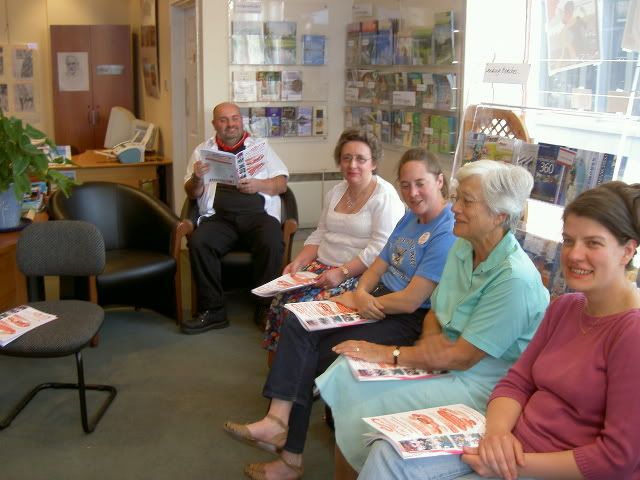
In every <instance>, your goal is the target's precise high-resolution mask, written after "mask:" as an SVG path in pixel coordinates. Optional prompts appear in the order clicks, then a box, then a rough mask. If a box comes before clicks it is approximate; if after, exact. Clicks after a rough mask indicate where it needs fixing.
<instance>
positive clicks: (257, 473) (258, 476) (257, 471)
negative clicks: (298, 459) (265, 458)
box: [244, 457, 304, 480]
mask: <svg viewBox="0 0 640 480" xmlns="http://www.w3.org/2000/svg"><path fill="white" fill-rule="evenodd" d="M276 461H279V462H282V463H283V464H284V465H286V466H287V467H288V468H289V470H291V471H292V472H293V473H294V474H295V476H294V477H291V479H292V480H298V479H300V478H302V475H303V474H304V468H303V467H302V465H293V464H291V463H289V462H287V461H286V460H285V459H284V458H282V457H280V458H279V459H278V460H276ZM265 465H266V463H250V464H248V465H247V466H246V467H245V468H244V474H245V475H246V476H247V477H249V478H250V479H252V480H267V471H266V469H265Z"/></svg>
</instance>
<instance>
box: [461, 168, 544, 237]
mask: <svg viewBox="0 0 640 480" xmlns="http://www.w3.org/2000/svg"><path fill="white" fill-rule="evenodd" d="M474 176H476V177H480V180H481V182H480V184H481V185H482V193H483V195H484V198H485V201H486V202H487V206H488V207H489V211H490V212H491V213H493V214H494V215H498V214H501V213H504V214H506V216H507V218H506V220H505V221H504V224H503V226H504V229H505V231H506V230H511V231H515V229H516V227H517V226H518V222H519V221H520V217H521V216H522V212H523V211H524V208H525V205H526V202H527V198H529V195H530V194H531V189H532V188H533V177H532V176H531V174H530V173H529V172H528V171H527V170H526V169H525V168H523V167H520V166H516V165H511V164H508V163H504V162H500V161H496V160H478V161H475V162H469V163H467V164H466V165H464V166H462V167H461V168H460V169H459V170H458V171H457V172H456V174H455V178H454V181H453V182H452V184H453V185H452V186H453V187H454V188H457V186H458V183H460V182H463V181H464V180H466V179H467V178H469V177H474Z"/></svg>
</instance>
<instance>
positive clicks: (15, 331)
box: [0, 305, 58, 347]
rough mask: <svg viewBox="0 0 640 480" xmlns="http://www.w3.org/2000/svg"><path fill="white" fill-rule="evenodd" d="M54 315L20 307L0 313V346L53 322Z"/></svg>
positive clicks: (23, 306) (24, 306)
mask: <svg viewBox="0 0 640 480" xmlns="http://www.w3.org/2000/svg"><path fill="white" fill-rule="evenodd" d="M56 318H58V317H56V316H55V315H51V314H49V313H45V312H41V311H40V310H36V309H35V308H33V307H28V306H26V305H21V306H20V307H16V308H12V309H11V310H7V311H6V312H3V313H0V346H2V347H4V346H5V345H7V344H8V343H10V342H12V341H14V340H15V339H16V338H18V337H19V336H21V335H24V334H25V333H27V332H28V331H30V330H33V329H34V328H36V327H39V326H40V325H44V324H45V323H47V322H50V321H51V320H55V319H56Z"/></svg>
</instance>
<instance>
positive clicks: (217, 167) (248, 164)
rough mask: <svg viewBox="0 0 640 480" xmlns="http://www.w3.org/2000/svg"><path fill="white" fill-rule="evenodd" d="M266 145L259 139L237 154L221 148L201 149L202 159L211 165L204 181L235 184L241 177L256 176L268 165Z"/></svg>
mask: <svg viewBox="0 0 640 480" xmlns="http://www.w3.org/2000/svg"><path fill="white" fill-rule="evenodd" d="M266 145H267V144H266V143H265V142H264V141H259V142H256V143H254V144H253V145H250V146H249V147H247V148H246V149H244V150H243V151H242V152H239V153H237V154H235V155H234V154H233V153H229V152H223V151H220V150H210V149H206V148H203V149H201V150H200V157H201V160H202V161H204V162H207V163H208V165H209V171H208V172H207V173H206V174H205V176H204V182H205V183H209V182H218V183H224V184H226V185H234V186H235V185H238V180H240V179H241V178H246V177H253V176H255V175H256V174H257V173H258V172H260V171H261V170H262V169H263V168H264V167H265V165H266V164H265V153H266Z"/></svg>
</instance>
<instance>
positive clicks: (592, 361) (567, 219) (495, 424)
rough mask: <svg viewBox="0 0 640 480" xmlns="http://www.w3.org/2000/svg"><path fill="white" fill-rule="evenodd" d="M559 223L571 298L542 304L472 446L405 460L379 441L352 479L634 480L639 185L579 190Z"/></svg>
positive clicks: (639, 433) (639, 450)
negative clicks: (632, 277) (630, 275)
mask: <svg viewBox="0 0 640 480" xmlns="http://www.w3.org/2000/svg"><path fill="white" fill-rule="evenodd" d="M563 219H564V228H563V246H562V255H561V263H562V270H563V274H564V278H565V280H566V282H567V285H568V286H569V288H571V289H572V290H574V291H576V292H578V293H571V294H567V295H563V296H561V297H559V298H558V299H557V300H556V301H555V302H553V303H552V304H551V305H550V306H549V308H548V309H547V313H546V315H545V318H544V320H543V321H542V324H541V325H540V327H539V328H538V331H537V333H536V335H535V336H534V338H533V340H532V341H531V343H530V344H529V346H528V347H527V349H526V351H525V352H524V353H523V355H522V356H521V357H520V359H519V360H518V361H517V362H516V363H515V364H514V366H513V367H512V369H511V370H510V371H509V372H508V373H507V375H506V376H505V377H504V378H503V379H502V380H501V381H500V382H499V383H498V384H497V386H496V387H495V389H494V391H493V393H492V395H491V397H490V399H489V405H488V407H487V431H486V435H485V437H484V438H483V439H482V441H481V442H480V446H479V448H465V455H462V457H461V459H458V457H454V456H451V457H449V458H445V457H434V458H426V459H420V460H410V461H402V460H399V457H398V456H397V455H396V454H395V453H394V452H393V450H390V449H388V448H387V447H386V446H384V445H382V444H386V443H387V442H376V444H379V445H376V448H374V449H373V451H372V452H371V453H370V454H369V457H368V459H367V463H366V464H365V467H364V468H363V470H362V472H361V476H360V477H359V478H361V479H364V480H371V479H378V478H380V479H382V478H385V479H389V478H403V479H404V478H407V479H408V478H420V479H434V478H465V479H469V478H478V475H479V476H481V477H501V478H505V479H515V478H522V477H535V478H567V479H569V478H587V479H607V480H609V479H616V480H619V479H640V402H638V400H637V397H638V395H639V394H640V294H639V293H638V289H637V288H636V285H635V284H633V283H631V282H629V280H628V279H627V277H626V273H625V271H626V268H627V267H628V266H629V265H630V263H631V260H632V259H633V257H634V255H635V253H636V248H637V247H638V243H639V241H640V184H634V185H627V184H625V183H622V182H610V183H607V184H604V185H601V186H599V187H597V188H595V189H592V190H588V191H586V192H583V193H582V194H581V195H579V196H578V197H577V198H576V199H575V200H574V201H573V202H571V203H570V204H569V205H568V206H567V207H566V209H565V211H564V215H563ZM394 455H395V457H396V458H397V459H398V460H397V459H396V458H393V456H394ZM469 467H470V468H471V469H472V470H473V472H471V470H470V469H469Z"/></svg>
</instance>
